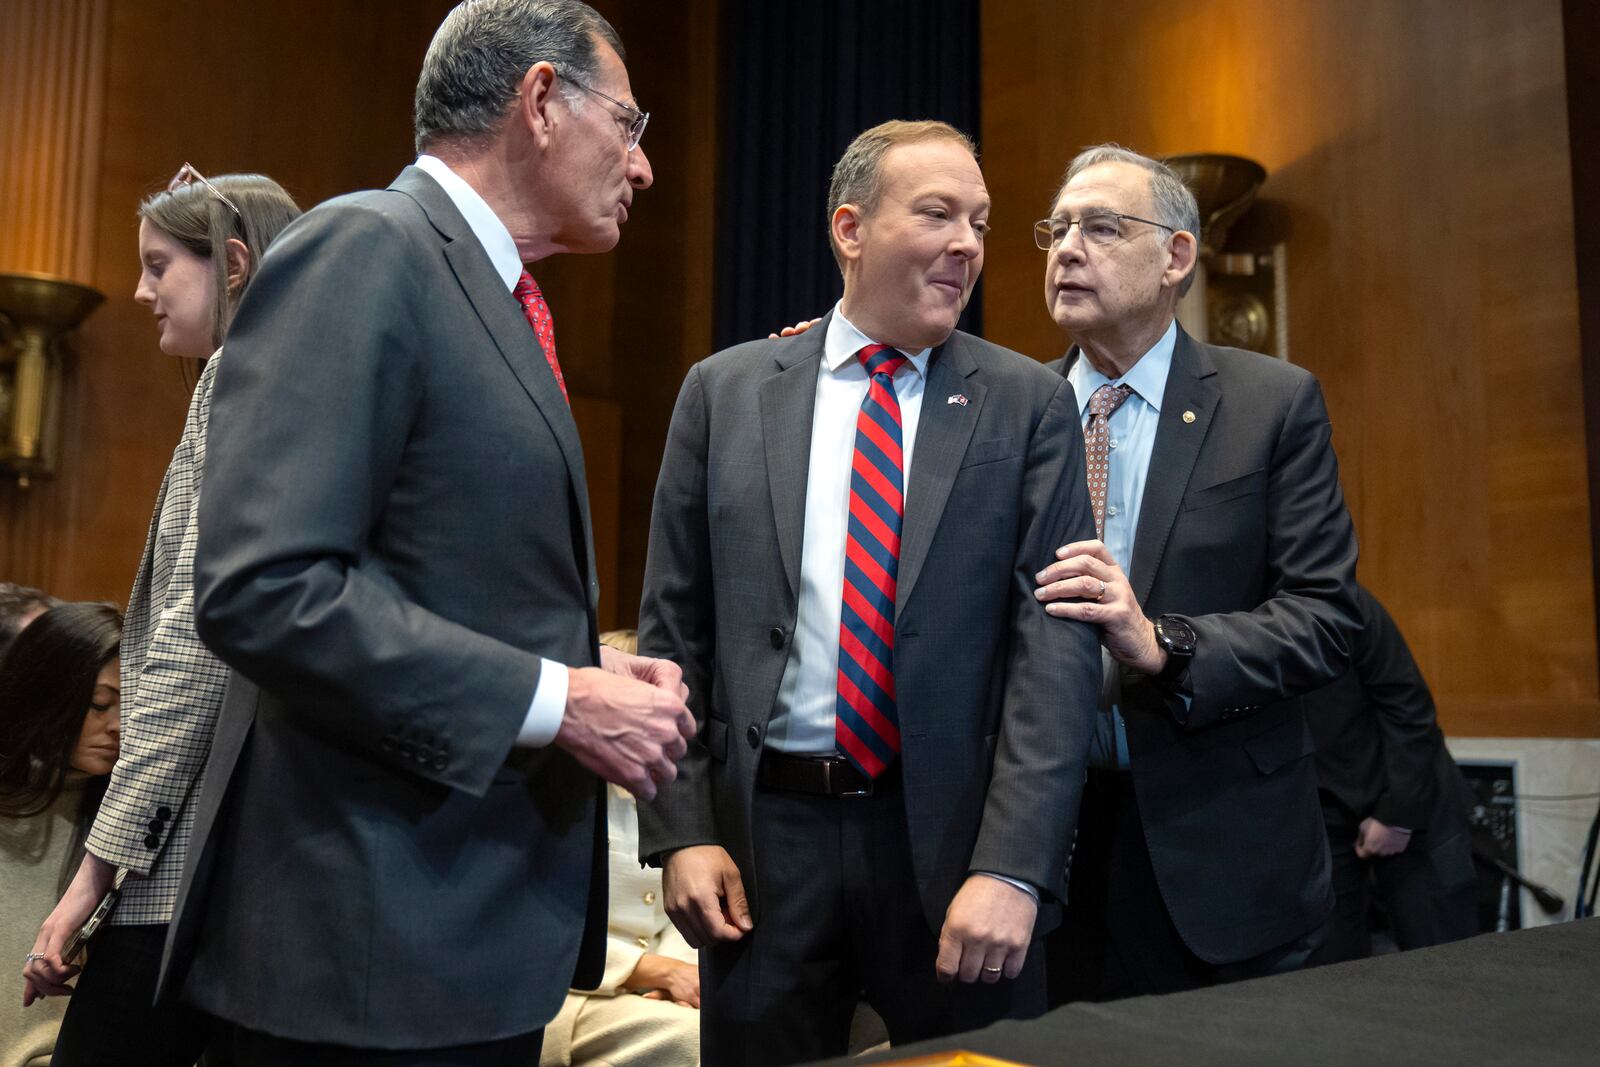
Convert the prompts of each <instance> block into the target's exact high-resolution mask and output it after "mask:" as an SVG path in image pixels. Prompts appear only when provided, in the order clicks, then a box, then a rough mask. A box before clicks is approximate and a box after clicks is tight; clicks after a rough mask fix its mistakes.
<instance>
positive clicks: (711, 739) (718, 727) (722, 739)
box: [705, 717, 728, 763]
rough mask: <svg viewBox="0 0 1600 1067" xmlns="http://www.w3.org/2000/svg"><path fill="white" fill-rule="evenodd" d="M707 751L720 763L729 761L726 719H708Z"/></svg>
mask: <svg viewBox="0 0 1600 1067" xmlns="http://www.w3.org/2000/svg"><path fill="white" fill-rule="evenodd" d="M705 742H706V751H707V752H709V753H710V754H711V758H712V759H714V760H717V761H718V762H719V763H726V762H727V761H728V723H727V721H726V720H724V719H718V718H713V717H707V719H706V736H705Z"/></svg>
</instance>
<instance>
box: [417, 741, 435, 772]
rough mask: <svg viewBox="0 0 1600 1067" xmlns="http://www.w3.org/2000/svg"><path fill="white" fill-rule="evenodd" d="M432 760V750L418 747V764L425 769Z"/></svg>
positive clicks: (423, 746)
mask: <svg viewBox="0 0 1600 1067" xmlns="http://www.w3.org/2000/svg"><path fill="white" fill-rule="evenodd" d="M432 759H433V751H432V750H431V749H429V748H428V747H427V746H426V745H418V746H417V762H418V763H420V764H422V765H423V766H424V767H426V766H427V765H428V763H429V762H430V761H431V760H432Z"/></svg>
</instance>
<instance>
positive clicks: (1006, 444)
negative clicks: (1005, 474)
mask: <svg viewBox="0 0 1600 1067" xmlns="http://www.w3.org/2000/svg"><path fill="white" fill-rule="evenodd" d="M1014 440H1015V438H1012V437H994V438H990V439H989V440H987V441H974V442H972V443H971V444H970V445H968V446H967V451H966V454H965V455H964V456H962V457H961V469H962V470H966V469H967V468H968V467H981V466H983V464H985V463H998V462H999V461H1000V460H1002V459H1012V458H1014V457H1015V455H1016V449H1015V448H1013V447H1012V441H1014Z"/></svg>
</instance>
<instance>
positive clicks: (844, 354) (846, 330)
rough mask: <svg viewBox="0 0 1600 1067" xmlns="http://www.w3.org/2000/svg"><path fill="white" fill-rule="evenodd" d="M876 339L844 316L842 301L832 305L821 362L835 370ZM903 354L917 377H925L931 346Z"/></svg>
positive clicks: (829, 368)
mask: <svg viewBox="0 0 1600 1067" xmlns="http://www.w3.org/2000/svg"><path fill="white" fill-rule="evenodd" d="M877 343H878V342H877V341H874V340H873V339H872V338H870V337H868V336H867V335H866V334H864V333H862V332H861V331H860V330H859V329H857V328H856V324H855V323H853V322H851V321H850V320H849V319H847V318H845V317H844V306H843V303H842V302H841V303H839V304H835V305H834V306H833V318H831V319H829V320H828V334H827V336H826V337H824V338H823V339H822V362H823V364H824V365H825V366H826V367H827V368H828V370H829V372H836V371H838V369H839V368H840V367H841V366H843V365H844V364H845V363H847V362H849V361H850V360H853V359H855V358H856V353H857V352H859V351H861V350H862V349H863V348H865V347H867V346H868V345H875V344H877ZM897 351H899V352H902V353H904V354H905V356H906V358H907V359H908V360H909V361H910V364H911V366H912V367H914V368H916V372H917V375H918V376H919V377H926V376H927V373H928V354H929V353H930V352H932V351H933V349H931V348H924V349H923V350H922V351H920V352H906V350H905V349H903V348H901V349H897Z"/></svg>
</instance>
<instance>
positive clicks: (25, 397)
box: [0, 274, 105, 488]
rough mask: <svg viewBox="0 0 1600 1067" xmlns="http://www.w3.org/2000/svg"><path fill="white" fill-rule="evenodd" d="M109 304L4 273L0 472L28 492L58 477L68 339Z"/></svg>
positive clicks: (63, 286) (49, 281)
mask: <svg viewBox="0 0 1600 1067" xmlns="http://www.w3.org/2000/svg"><path fill="white" fill-rule="evenodd" d="M104 300H105V297H104V296H102V295H101V294H100V293H98V292H96V291H95V290H93V289H90V288H89V287H88V286H86V285H78V284H76V283H75V282H69V281H63V280H62V279H60V278H53V277H50V276H49V275H47V274H0V466H3V467H4V468H5V469H6V470H8V471H9V472H10V473H11V474H12V475H14V476H15V477H16V479H17V484H18V485H19V486H21V487H23V488H27V487H28V485H29V484H31V483H32V482H33V481H34V480H36V479H43V478H49V477H50V476H51V475H52V474H53V473H54V472H55V461H56V448H57V445H58V438H59V435H60V429H61V427H60V422H61V400H62V397H61V393H62V386H63V383H64V381H65V378H66V365H65V364H66V346H65V344H64V341H65V338H66V334H67V333H68V332H69V331H70V330H72V329H73V328H75V327H76V326H77V325H78V324H79V323H80V322H82V321H83V320H84V319H85V318H86V317H87V316H88V314H89V312H91V311H93V310H94V309H95V308H96V307H98V306H99V305H100V303H101V302H102V301H104Z"/></svg>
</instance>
